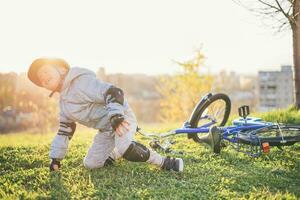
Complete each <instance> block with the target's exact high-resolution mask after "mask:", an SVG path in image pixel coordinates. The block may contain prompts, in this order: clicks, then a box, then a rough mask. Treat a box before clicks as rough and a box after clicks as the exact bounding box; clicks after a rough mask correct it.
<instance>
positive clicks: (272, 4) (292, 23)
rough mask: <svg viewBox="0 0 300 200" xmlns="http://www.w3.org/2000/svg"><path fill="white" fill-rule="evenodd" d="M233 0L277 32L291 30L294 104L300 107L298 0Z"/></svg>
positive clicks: (299, 24)
mask: <svg viewBox="0 0 300 200" xmlns="http://www.w3.org/2000/svg"><path fill="white" fill-rule="evenodd" d="M234 2H236V3H238V4H239V5H241V6H243V7H245V8H247V9H248V10H250V11H252V12H255V13H257V14H258V15H260V16H262V17H264V19H267V20H268V23H270V24H269V25H271V27H272V28H275V29H277V31H279V32H280V31H283V30H286V29H291V30H292V34H293V60H294V82H295V106H296V108H297V109H300V17H299V11H300V0H255V1H253V0H252V1H245V0H234Z"/></svg>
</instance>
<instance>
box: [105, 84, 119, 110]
mask: <svg viewBox="0 0 300 200" xmlns="http://www.w3.org/2000/svg"><path fill="white" fill-rule="evenodd" d="M104 100H105V103H106V104H109V103H119V104H121V105H123V104H124V92H123V90H122V89H121V88H117V87H115V86H113V85H112V86H111V87H110V88H108V90H107V91H106V93H105V94H104Z"/></svg>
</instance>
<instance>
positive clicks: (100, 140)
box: [83, 107, 164, 169]
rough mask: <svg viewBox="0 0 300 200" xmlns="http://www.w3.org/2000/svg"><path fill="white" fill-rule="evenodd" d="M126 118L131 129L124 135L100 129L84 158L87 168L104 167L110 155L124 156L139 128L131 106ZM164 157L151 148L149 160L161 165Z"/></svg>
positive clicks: (115, 156)
mask: <svg viewBox="0 0 300 200" xmlns="http://www.w3.org/2000/svg"><path fill="white" fill-rule="evenodd" d="M125 120H126V121H128V122H129V123H130V126H129V131H128V132H127V133H126V134H123V135H122V136H118V135H117V134H115V132H114V131H105V132H100V131H98V133H97V134H96V136H95V138H94V141H93V144H92V145H91V146H90V148H89V150H88V153H87V155H86V156H85V158H84V160H83V164H84V166H85V167H86V168H89V169H94V168H99V167H103V166H104V163H105V161H106V159H107V158H108V157H109V156H110V157H111V158H113V159H114V160H116V159H118V158H121V157H122V155H123V154H124V153H125V152H126V150H127V149H128V147H129V145H130V144H131V142H132V141H134V135H135V133H136V128H137V120H136V117H135V115H134V113H133V111H132V110H131V108H130V107H129V109H128V110H126V111H125ZM163 159H164V158H163V157H162V156H161V155H159V154H158V153H157V152H155V151H152V150H150V157H149V159H148V160H147V162H148V163H151V164H154V165H157V166H161V165H162V162H163Z"/></svg>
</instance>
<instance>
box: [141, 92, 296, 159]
mask: <svg viewBox="0 0 300 200" xmlns="http://www.w3.org/2000/svg"><path fill="white" fill-rule="evenodd" d="M230 111H231V101H230V99H229V97H228V96H227V95H226V94H221V93H220V94H211V93H209V94H207V95H205V96H204V97H203V98H202V99H201V100H200V101H199V102H198V104H197V105H196V106H195V108H194V110H193V112H192V114H191V116H190V118H189V120H188V121H186V122H185V123H184V124H183V127H182V128H178V129H175V130H171V131H168V132H166V133H161V134H155V133H152V134H151V133H143V132H142V131H141V129H140V128H138V129H137V131H138V132H139V133H140V134H142V135H143V136H145V137H147V138H151V139H152V140H151V142H150V147H151V148H152V149H154V150H161V151H164V152H166V153H172V152H173V153H182V152H176V151H173V150H172V149H171V146H172V144H174V143H175V142H174V141H173V140H172V138H171V137H173V136H176V135H178V134H187V137H188V138H189V139H193V140H194V141H195V142H197V143H206V144H208V145H209V146H211V148H212V150H213V152H214V153H216V154H219V153H220V152H221V149H222V148H224V147H225V146H226V143H229V144H231V146H233V147H234V148H235V149H236V150H237V151H239V152H243V153H245V154H247V155H249V156H252V157H257V156H259V155H261V154H262V153H268V152H269V151H270V147H271V146H276V147H278V148H279V149H281V150H282V147H283V146H290V145H293V144H295V143H297V142H300V125H288V124H280V123H275V122H265V121H263V120H262V119H260V118H254V117H248V115H249V114H250V109H249V106H242V107H240V108H239V109H238V112H239V116H240V118H238V119H235V120H234V121H233V123H232V126H225V124H226V122H227V120H228V118H229V115H230ZM226 141H227V142H226Z"/></svg>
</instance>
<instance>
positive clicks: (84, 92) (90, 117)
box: [49, 67, 136, 160]
mask: <svg viewBox="0 0 300 200" xmlns="http://www.w3.org/2000/svg"><path fill="white" fill-rule="evenodd" d="M111 86H112V84H110V83H107V82H103V81H101V80H99V79H97V78H96V74H95V73H94V72H92V71H90V70H88V69H84V68H79V67H73V68H70V70H69V72H68V73H67V75H66V76H65V79H64V82H63V84H62V88H61V91H60V98H59V106H60V113H59V117H60V122H63V123H71V122H78V123H80V124H82V125H85V126H87V127H91V128H95V129H99V130H100V131H112V127H111V124H110V121H109V119H110V118H111V117H112V116H113V115H115V114H121V115H123V116H124V114H127V113H128V111H129V110H130V112H129V113H130V114H131V118H134V119H135V120H136V118H135V116H134V114H133V112H132V111H131V109H130V107H129V105H128V102H127V101H126V99H124V104H123V105H121V104H118V103H109V104H106V103H105V99H104V96H105V93H106V91H107V90H108V88H110V87H111ZM126 111H127V112H126ZM125 112H126V113H125ZM125 117H126V116H125ZM64 128H65V127H60V129H64ZM68 143H69V137H68V136H65V135H60V134H58V135H56V136H55V138H54V139H53V141H52V144H51V147H50V154H49V156H50V158H52V159H53V158H55V159H57V160H61V159H63V158H64V156H65V154H66V152H67V149H68Z"/></svg>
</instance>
